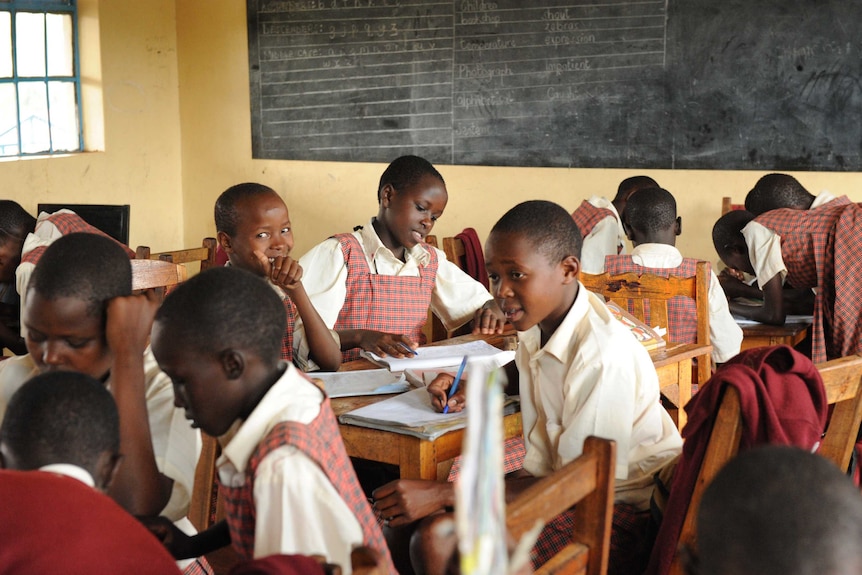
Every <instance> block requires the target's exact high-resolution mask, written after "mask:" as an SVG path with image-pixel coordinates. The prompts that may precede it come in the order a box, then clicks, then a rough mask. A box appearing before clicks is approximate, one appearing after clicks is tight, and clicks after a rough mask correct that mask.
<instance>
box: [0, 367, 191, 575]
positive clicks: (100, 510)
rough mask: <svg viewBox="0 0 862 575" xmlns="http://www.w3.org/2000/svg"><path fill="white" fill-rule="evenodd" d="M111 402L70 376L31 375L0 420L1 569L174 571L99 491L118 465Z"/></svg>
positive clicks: (90, 382)
mask: <svg viewBox="0 0 862 575" xmlns="http://www.w3.org/2000/svg"><path fill="white" fill-rule="evenodd" d="M119 427H120V425H119V415H118V413H117V406H116V404H115V403H114V398H113V397H111V394H110V392H109V391H108V390H107V389H105V386H104V385H102V384H101V383H100V382H98V381H96V380H95V379H93V378H91V377H89V376H87V375H84V374H81V373H74V372H62V371H58V372H51V373H45V374H41V375H37V376H36V377H34V378H33V379H31V380H29V381H27V382H26V383H25V384H24V385H22V386H21V387H20V388H19V389H18V391H16V392H15V394H14V395H13V396H12V398H11V400H10V402H9V408H8V410H7V411H6V415H5V417H4V418H3V424H2V426H0V468H2V470H0V493H2V494H3V504H2V505H0V540H2V541H3V546H2V550H0V573H15V574H17V575H30V574H34V575H35V574H39V575H41V574H43V573H54V572H58V571H61V572H63V573H68V574H71V575H77V574H82V575H83V574H87V575H89V574H90V573H141V574H144V575H166V574H175V575H179V573H180V571H179V569H178V568H177V566H176V564H175V563H174V561H173V559H172V558H171V556H170V554H168V553H167V552H166V551H165V549H164V548H163V547H162V546H161V545H159V543H158V541H156V540H155V539H154V538H153V536H152V535H151V534H150V533H149V532H148V531H147V530H146V528H144V526H143V525H141V524H140V523H139V522H138V521H137V520H136V519H135V518H134V517H133V516H132V515H130V514H129V513H128V512H127V511H125V510H124V509H122V508H121V507H120V506H119V505H117V504H116V502H114V501H112V500H111V499H110V498H109V497H108V496H107V495H106V494H105V492H106V491H108V489H109V488H110V485H111V482H112V481H113V478H114V475H115V473H116V472H117V469H118V467H119V466H121V465H122V454H121V453H120V430H119Z"/></svg>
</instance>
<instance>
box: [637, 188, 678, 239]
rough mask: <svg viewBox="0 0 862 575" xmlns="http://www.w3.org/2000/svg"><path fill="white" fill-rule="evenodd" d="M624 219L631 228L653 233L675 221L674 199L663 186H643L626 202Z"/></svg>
mask: <svg viewBox="0 0 862 575" xmlns="http://www.w3.org/2000/svg"><path fill="white" fill-rule="evenodd" d="M625 221H626V223H627V224H628V225H630V226H631V227H632V228H634V229H636V230H638V231H641V232H644V233H647V234H654V233H657V232H660V231H662V230H666V229H668V228H670V227H672V226H673V225H674V222H676V200H675V199H674V197H673V195H672V194H671V193H670V192H669V191H667V190H665V189H663V188H644V189H642V190H638V193H636V194H634V195H632V197H630V198H629V201H628V203H626V209H625Z"/></svg>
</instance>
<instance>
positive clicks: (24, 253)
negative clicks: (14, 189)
mask: <svg viewBox="0 0 862 575" xmlns="http://www.w3.org/2000/svg"><path fill="white" fill-rule="evenodd" d="M7 222H8V225H9V227H8V228H7V227H6V226H7ZM72 233H89V234H96V235H100V236H104V237H106V238H110V239H111V241H116V240H114V239H113V238H111V237H110V236H109V235H107V234H106V233H104V232H102V231H101V230H99V229H97V228H95V227H93V226H91V225H90V224H88V223H87V222H85V221H84V220H83V219H81V217H80V216H79V215H78V214H76V213H75V212H73V211H71V210H58V211H56V212H54V213H53V214H49V213H47V212H42V213H41V214H39V217H38V218H33V216H31V215H30V214H28V213H27V212H26V211H25V210H24V209H23V208H22V207H21V206H20V205H18V204H17V203H15V202H13V201H11V200H3V201H0V245H4V244H5V243H6V242H3V239H2V236H4V235H7V236H10V237H11V238H13V240H14V241H12V242H8V247H7V248H6V249H4V250H2V251H0V257H2V261H0V268H2V269H4V270H6V268H7V266H8V264H9V262H11V261H13V260H14V261H16V262H18V263H17V264H16V267H15V270H14V271H15V290H16V291H17V292H18V295H19V297H20V307H21V310H22V311H23V308H24V304H25V303H26V297H27V286H28V285H29V284H30V276H31V275H32V274H33V268H34V267H35V266H36V263H37V262H38V261H39V258H41V257H42V253H44V251H45V248H47V247H48V246H49V245H51V243H53V242H54V240H56V239H57V238H60V237H63V236H65V235H68V234H72ZM22 238H23V241H21V240H22ZM116 243H117V245H119V246H122V247H123V249H125V250H126V254H127V256H128V257H129V258H134V257H135V252H133V251H132V250H130V249H129V248H128V247H127V246H124V245H123V244H121V243H120V242H116ZM13 246H14V247H15V248H16V250H15V251H11V248H12V247H13ZM18 248H20V250H19V249H18ZM4 274H8V270H6V271H4ZM7 277H8V276H7ZM0 281H4V280H0ZM22 320H23V318H22ZM20 335H21V339H19V340H18V341H17V343H16V344H15V345H18V346H23V336H24V332H23V327H22V328H21V334H20ZM8 337H9V336H8V334H7V335H6V339H8ZM18 349H19V350H21V353H23V348H22V347H19V348H18Z"/></svg>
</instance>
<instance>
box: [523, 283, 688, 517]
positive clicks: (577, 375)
mask: <svg viewBox="0 0 862 575" xmlns="http://www.w3.org/2000/svg"><path fill="white" fill-rule="evenodd" d="M518 338H519V345H518V351H517V354H516V356H515V361H516V364H517V367H518V371H519V374H520V393H521V417H522V421H523V426H524V444H525V447H526V450H527V455H526V458H525V460H524V469H525V470H526V471H528V472H529V473H531V474H533V475H535V476H538V477H541V476H545V475H548V474H549V473H552V472H553V471H556V470H557V469H560V468H561V467H563V466H564V465H565V464H566V463H568V462H570V461H572V460H573V459H575V458H576V457H578V456H579V455H580V454H581V453H582V451H583V444H584V439H586V438H587V437H588V436H590V435H595V436H598V437H603V438H606V439H613V440H614V441H616V443H617V455H616V472H615V476H616V478H617V480H618V481H617V483H616V489H615V491H616V494H615V500H616V501H617V502H618V503H630V504H632V505H635V506H637V507H638V508H640V509H646V508H647V507H648V505H649V498H650V495H651V493H652V486H653V480H652V476H653V474H654V473H655V472H656V471H658V470H660V469H661V468H662V467H664V465H665V464H667V463H668V461H670V460H671V459H672V458H673V457H675V456H676V455H678V454H679V452H680V450H681V449H682V439H681V438H680V435H679V432H678V431H677V429H676V426H674V423H673V421H672V420H671V418H670V416H669V415H668V414H667V412H666V411H665V410H664V408H663V407H662V406H661V403H660V401H659V383H658V376H657V375H656V372H655V367H654V366H653V363H652V360H651V359H650V356H649V354H648V353H647V351H646V350H645V349H644V348H643V346H642V345H641V344H640V343H638V341H637V340H636V339H635V338H634V336H632V334H631V333H630V332H629V331H628V330H627V329H626V328H625V327H623V325H622V324H620V323H619V322H618V321H617V320H616V319H614V317H613V316H612V315H611V314H610V312H609V311H608V309H607V307H606V306H605V304H604V301H602V300H601V298H599V297H598V296H596V295H595V294H593V293H591V292H589V291H587V289H586V288H585V287H584V286H583V285H582V284H579V289H578V296H577V298H575V301H574V303H573V304H572V307H571V308H570V309H569V312H568V313H567V314H566V317H565V318H564V319H563V322H562V323H561V324H560V326H559V327H558V328H557V330H556V331H555V332H554V334H553V335H551V337H550V338H549V339H548V341H547V343H546V344H545V345H544V347H541V339H540V338H541V333H540V330H539V327H538V326H534V327H533V328H531V329H529V330H527V331H525V332H519V333H518Z"/></svg>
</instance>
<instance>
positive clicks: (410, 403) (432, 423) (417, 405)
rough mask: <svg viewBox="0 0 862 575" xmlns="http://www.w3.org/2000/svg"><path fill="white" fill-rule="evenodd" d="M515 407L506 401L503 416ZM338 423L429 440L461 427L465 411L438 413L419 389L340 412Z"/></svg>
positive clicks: (515, 404) (425, 391) (516, 406)
mask: <svg viewBox="0 0 862 575" xmlns="http://www.w3.org/2000/svg"><path fill="white" fill-rule="evenodd" d="M518 407H519V404H518V400H517V398H508V399H507V400H506V402H505V405H504V408H503V413H504V414H505V415H508V414H510V413H515V412H516V411H517V409H518ZM338 421H339V422H341V423H349V424H351V425H358V426H360V427H370V428H372V429H382V430H385V431H394V432H395V433H403V434H406V435H413V436H415V437H419V438H422V439H428V440H433V439H437V438H438V437H440V436H441V435H443V434H444V433H446V432H447V431H452V430H455V429H462V428H463V427H465V426H466V425H467V412H466V410H465V411H461V412H459V413H446V414H444V413H438V412H437V411H435V410H434V408H433V407H432V406H431V395H430V394H429V393H428V391H427V390H426V389H425V388H424V387H420V388H417V389H414V390H411V391H408V392H406V393H402V394H400V395H397V396H395V397H391V398H389V399H385V400H383V401H379V402H377V403H373V404H371V405H366V406H365V407H360V408H359V409H354V410H353V411H349V412H347V413H344V414H342V415H340V416H338Z"/></svg>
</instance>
